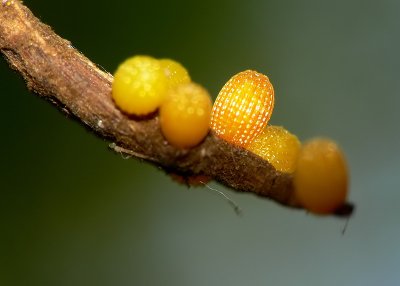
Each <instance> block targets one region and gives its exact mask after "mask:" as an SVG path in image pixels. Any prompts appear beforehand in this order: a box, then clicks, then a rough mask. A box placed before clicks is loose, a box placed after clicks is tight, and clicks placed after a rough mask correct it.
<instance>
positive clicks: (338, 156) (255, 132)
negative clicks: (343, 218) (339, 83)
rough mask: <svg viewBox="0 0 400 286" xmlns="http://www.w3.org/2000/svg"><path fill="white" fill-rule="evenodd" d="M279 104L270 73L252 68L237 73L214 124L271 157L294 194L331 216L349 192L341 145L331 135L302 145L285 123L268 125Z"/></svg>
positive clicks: (216, 129)
mask: <svg viewBox="0 0 400 286" xmlns="http://www.w3.org/2000/svg"><path fill="white" fill-rule="evenodd" d="M273 108H274V89H273V86H272V84H271V82H270V81H269V79H268V77H267V76H265V75H263V74H260V73H258V72H256V71H251V70H247V71H244V72H241V73H238V74H237V75H235V76H233V77H232V78H231V79H230V80H229V81H228V82H227V83H226V84H225V85H224V86H223V88H222V89H221V91H220V93H219V94H218V97H217V99H216V101H215V103H214V106H213V109H212V114H211V123H210V127H211V129H212V130H213V132H214V133H215V135H216V136H218V137H220V138H222V139H224V140H226V141H228V142H230V143H231V144H234V145H237V146H240V147H243V148H245V149H247V150H249V151H251V152H253V153H254V154H256V155H258V156H260V157H261V158H263V159H264V160H266V161H268V162H269V163H270V164H271V165H272V166H274V168H275V169H276V170H277V171H280V172H283V173H288V174H291V175H292V176H293V182H294V191H295V196H296V197H297V199H298V200H299V201H300V203H301V204H302V205H303V206H304V207H305V208H306V209H307V210H309V211H311V212H314V213H318V214H326V213H332V212H334V211H335V210H336V209H338V208H339V207H341V206H342V205H343V204H344V203H345V201H346V196H347V188H348V186H347V185H348V182H347V180H348V179H347V169H346V165H345V159H344V157H343V155H342V153H341V151H340V149H339V148H338V146H337V145H336V144H335V143H334V142H333V141H331V140H328V139H324V140H321V139H315V140H313V141H310V142H309V143H307V144H305V145H304V146H302V145H301V143H300V141H299V139H298V138H297V137H296V136H295V135H294V134H292V133H290V132H289V131H287V130H286V129H284V128H283V127H280V126H267V124H268V121H269V119H270V117H271V114H272V111H273Z"/></svg>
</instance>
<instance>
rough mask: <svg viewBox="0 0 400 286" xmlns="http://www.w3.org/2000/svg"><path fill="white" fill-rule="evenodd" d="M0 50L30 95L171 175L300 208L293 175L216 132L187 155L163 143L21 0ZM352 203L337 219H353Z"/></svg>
mask: <svg viewBox="0 0 400 286" xmlns="http://www.w3.org/2000/svg"><path fill="white" fill-rule="evenodd" d="M0 50H1V52H2V53H3V55H4V57H5V59H6V60H7V61H8V62H9V63H10V66H11V67H12V68H13V69H15V70H16V71H18V72H19V73H20V74H21V75H22V76H23V78H24V79H25V81H26V84H27V86H28V88H29V89H30V90H31V91H33V92H35V93H36V94H37V95H39V96H40V97H43V98H45V99H46V100H48V101H50V102H52V103H53V104H55V105H56V106H57V107H58V108H59V109H61V110H62V111H63V112H64V113H67V114H69V115H72V117H74V118H76V119H77V120H78V121H79V122H81V123H82V124H84V125H85V126H86V127H88V128H89V129H90V130H92V131H93V132H94V133H95V134H96V135H98V136H99V137H102V138H106V139H107V140H109V141H111V142H112V144H111V146H112V147H113V149H114V150H115V151H121V150H126V151H128V153H129V154H131V155H132V154H133V155H134V157H137V158H139V159H143V160H146V161H149V162H151V163H153V164H155V165H157V166H159V167H162V168H163V169H164V170H166V171H167V172H170V171H173V172H175V173H180V174H183V175H193V174H204V175H207V176H210V177H212V178H214V179H215V180H217V181H219V182H221V183H223V184H225V185H226V186H229V187H231V188H233V189H234V190H236V191H241V192H251V193H254V194H257V195H259V196H262V197H268V198H270V199H273V200H275V201H276V202H278V203H280V204H282V205H285V206H287V207H293V208H300V207H301V206H300V204H299V203H298V202H297V201H296V199H295V197H294V195H293V187H292V176H291V175H289V174H285V173H281V172H278V171H277V170H275V169H274V167H273V166H272V165H271V164H269V163H268V162H266V161H264V160H262V159H261V158H259V157H257V156H256V155H254V154H252V153H251V152H248V151H246V150H244V149H242V148H238V147H235V146H233V145H230V144H228V143H226V142H225V141H223V140H221V139H219V138H217V137H216V136H214V135H213V134H212V133H210V134H209V135H208V136H207V138H206V139H205V140H204V142H203V143H202V144H201V145H199V146H197V147H195V148H193V149H190V150H179V149H176V148H174V147H172V146H171V145H169V144H168V143H167V142H166V141H165V139H164V138H163V136H162V134H161V132H160V127H159V122H158V120H159V119H158V117H157V116H156V115H155V116H154V117H152V118H148V119H140V120H139V119H134V118H129V117H128V116H127V115H125V114H123V113H121V112H120V111H119V110H118V109H117V108H116V107H115V105H114V103H113V101H112V98H111V83H112V80H113V77H112V75H111V74H109V73H107V72H104V71H102V70H101V69H99V68H98V67H97V66H96V65H95V64H93V63H92V62H91V61H90V60H89V59H87V58H86V57H85V56H84V55H82V54H81V53H80V52H79V51H77V50H76V49H75V48H74V47H72V45H71V44H70V42H68V41H67V40H65V39H62V38H61V37H59V36H58V35H57V34H55V33H54V32H53V31H52V29H51V28H50V27H49V26H47V25H45V24H43V23H41V22H40V21H39V20H38V19H37V18H36V17H35V16H34V15H33V14H32V13H31V11H30V10H29V9H28V8H27V7H25V6H24V5H22V3H21V2H20V1H18V0H1V4H0ZM352 209H353V207H352V205H351V204H346V205H344V206H343V207H342V208H340V209H339V210H338V211H337V213H336V215H341V216H349V215H350V214H351V213H352Z"/></svg>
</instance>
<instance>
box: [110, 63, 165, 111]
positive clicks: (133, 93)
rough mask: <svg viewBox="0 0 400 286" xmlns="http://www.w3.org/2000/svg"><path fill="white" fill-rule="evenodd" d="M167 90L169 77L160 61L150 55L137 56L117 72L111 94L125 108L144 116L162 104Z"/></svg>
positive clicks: (121, 66)
mask: <svg viewBox="0 0 400 286" xmlns="http://www.w3.org/2000/svg"><path fill="white" fill-rule="evenodd" d="M167 89H168V82H167V78H166V76H165V74H164V70H163V68H162V67H161V64H160V62H159V61H158V60H157V59H154V58H152V57H149V56H134V57H132V58H129V59H127V60H126V61H124V62H123V63H122V64H121V65H120V66H119V67H118V69H117V71H116V72H115V74H114V81H113V84H112V97H113V99H114V101H115V104H116V105H117V106H118V107H119V108H120V109H121V110H122V111H124V112H126V113H128V114H132V115H138V116H141V115H146V114H149V113H151V112H153V111H155V110H156V109H157V108H158V107H159V106H160V104H161V102H162V101H163V99H164V96H165V93H166V91H167Z"/></svg>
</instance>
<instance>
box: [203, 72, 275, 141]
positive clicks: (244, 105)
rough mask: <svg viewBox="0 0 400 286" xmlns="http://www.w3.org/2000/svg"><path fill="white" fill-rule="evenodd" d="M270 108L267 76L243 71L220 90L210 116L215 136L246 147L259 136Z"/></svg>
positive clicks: (272, 106)
mask: <svg viewBox="0 0 400 286" xmlns="http://www.w3.org/2000/svg"><path fill="white" fill-rule="evenodd" d="M273 108H274V89H273V87H272V84H271V83H270V81H269V79H268V77H267V76H265V75H263V74H261V73H258V72H256V71H252V70H246V71H243V72H240V73H238V74H237V75H235V76H233V77H232V78H231V79H230V80H229V81H228V82H227V83H226V84H225V85H224V86H223V88H222V89H221V91H220V92H219V94H218V97H217V99H216V101H215V103H214V106H213V110H212V115H211V125H210V126H211V129H212V130H213V131H214V132H215V134H216V135H217V136H218V137H220V138H222V139H224V140H226V141H228V142H230V143H232V144H235V145H238V146H241V147H246V146H248V145H249V144H250V143H251V142H252V141H253V140H254V138H255V137H256V136H257V135H259V134H260V133H261V132H262V131H263V130H264V128H265V127H266V126H267V123H268V121H269V119H270V117H271V114H272V110H273Z"/></svg>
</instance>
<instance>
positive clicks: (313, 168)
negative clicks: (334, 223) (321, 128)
mask: <svg viewBox="0 0 400 286" xmlns="http://www.w3.org/2000/svg"><path fill="white" fill-rule="evenodd" d="M293 184H294V189H295V195H296V197H297V198H298V200H299V201H300V203H301V204H302V205H303V206H304V207H305V208H306V209H307V210H309V211H310V212H313V213H317V214H329V213H332V212H334V211H335V210H336V209H338V208H339V207H340V206H342V205H343V204H344V203H345V201H346V196H347V190H348V173H347V167H346V161H345V158H344V156H343V154H342V152H341V151H340V149H339V147H338V146H337V145H336V143H335V142H333V141H331V140H329V139H313V140H311V141H309V142H308V143H306V144H305V145H304V146H303V148H302V150H301V152H300V154H299V158H298V161H297V168H296V171H295V172H294V176H293Z"/></svg>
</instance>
